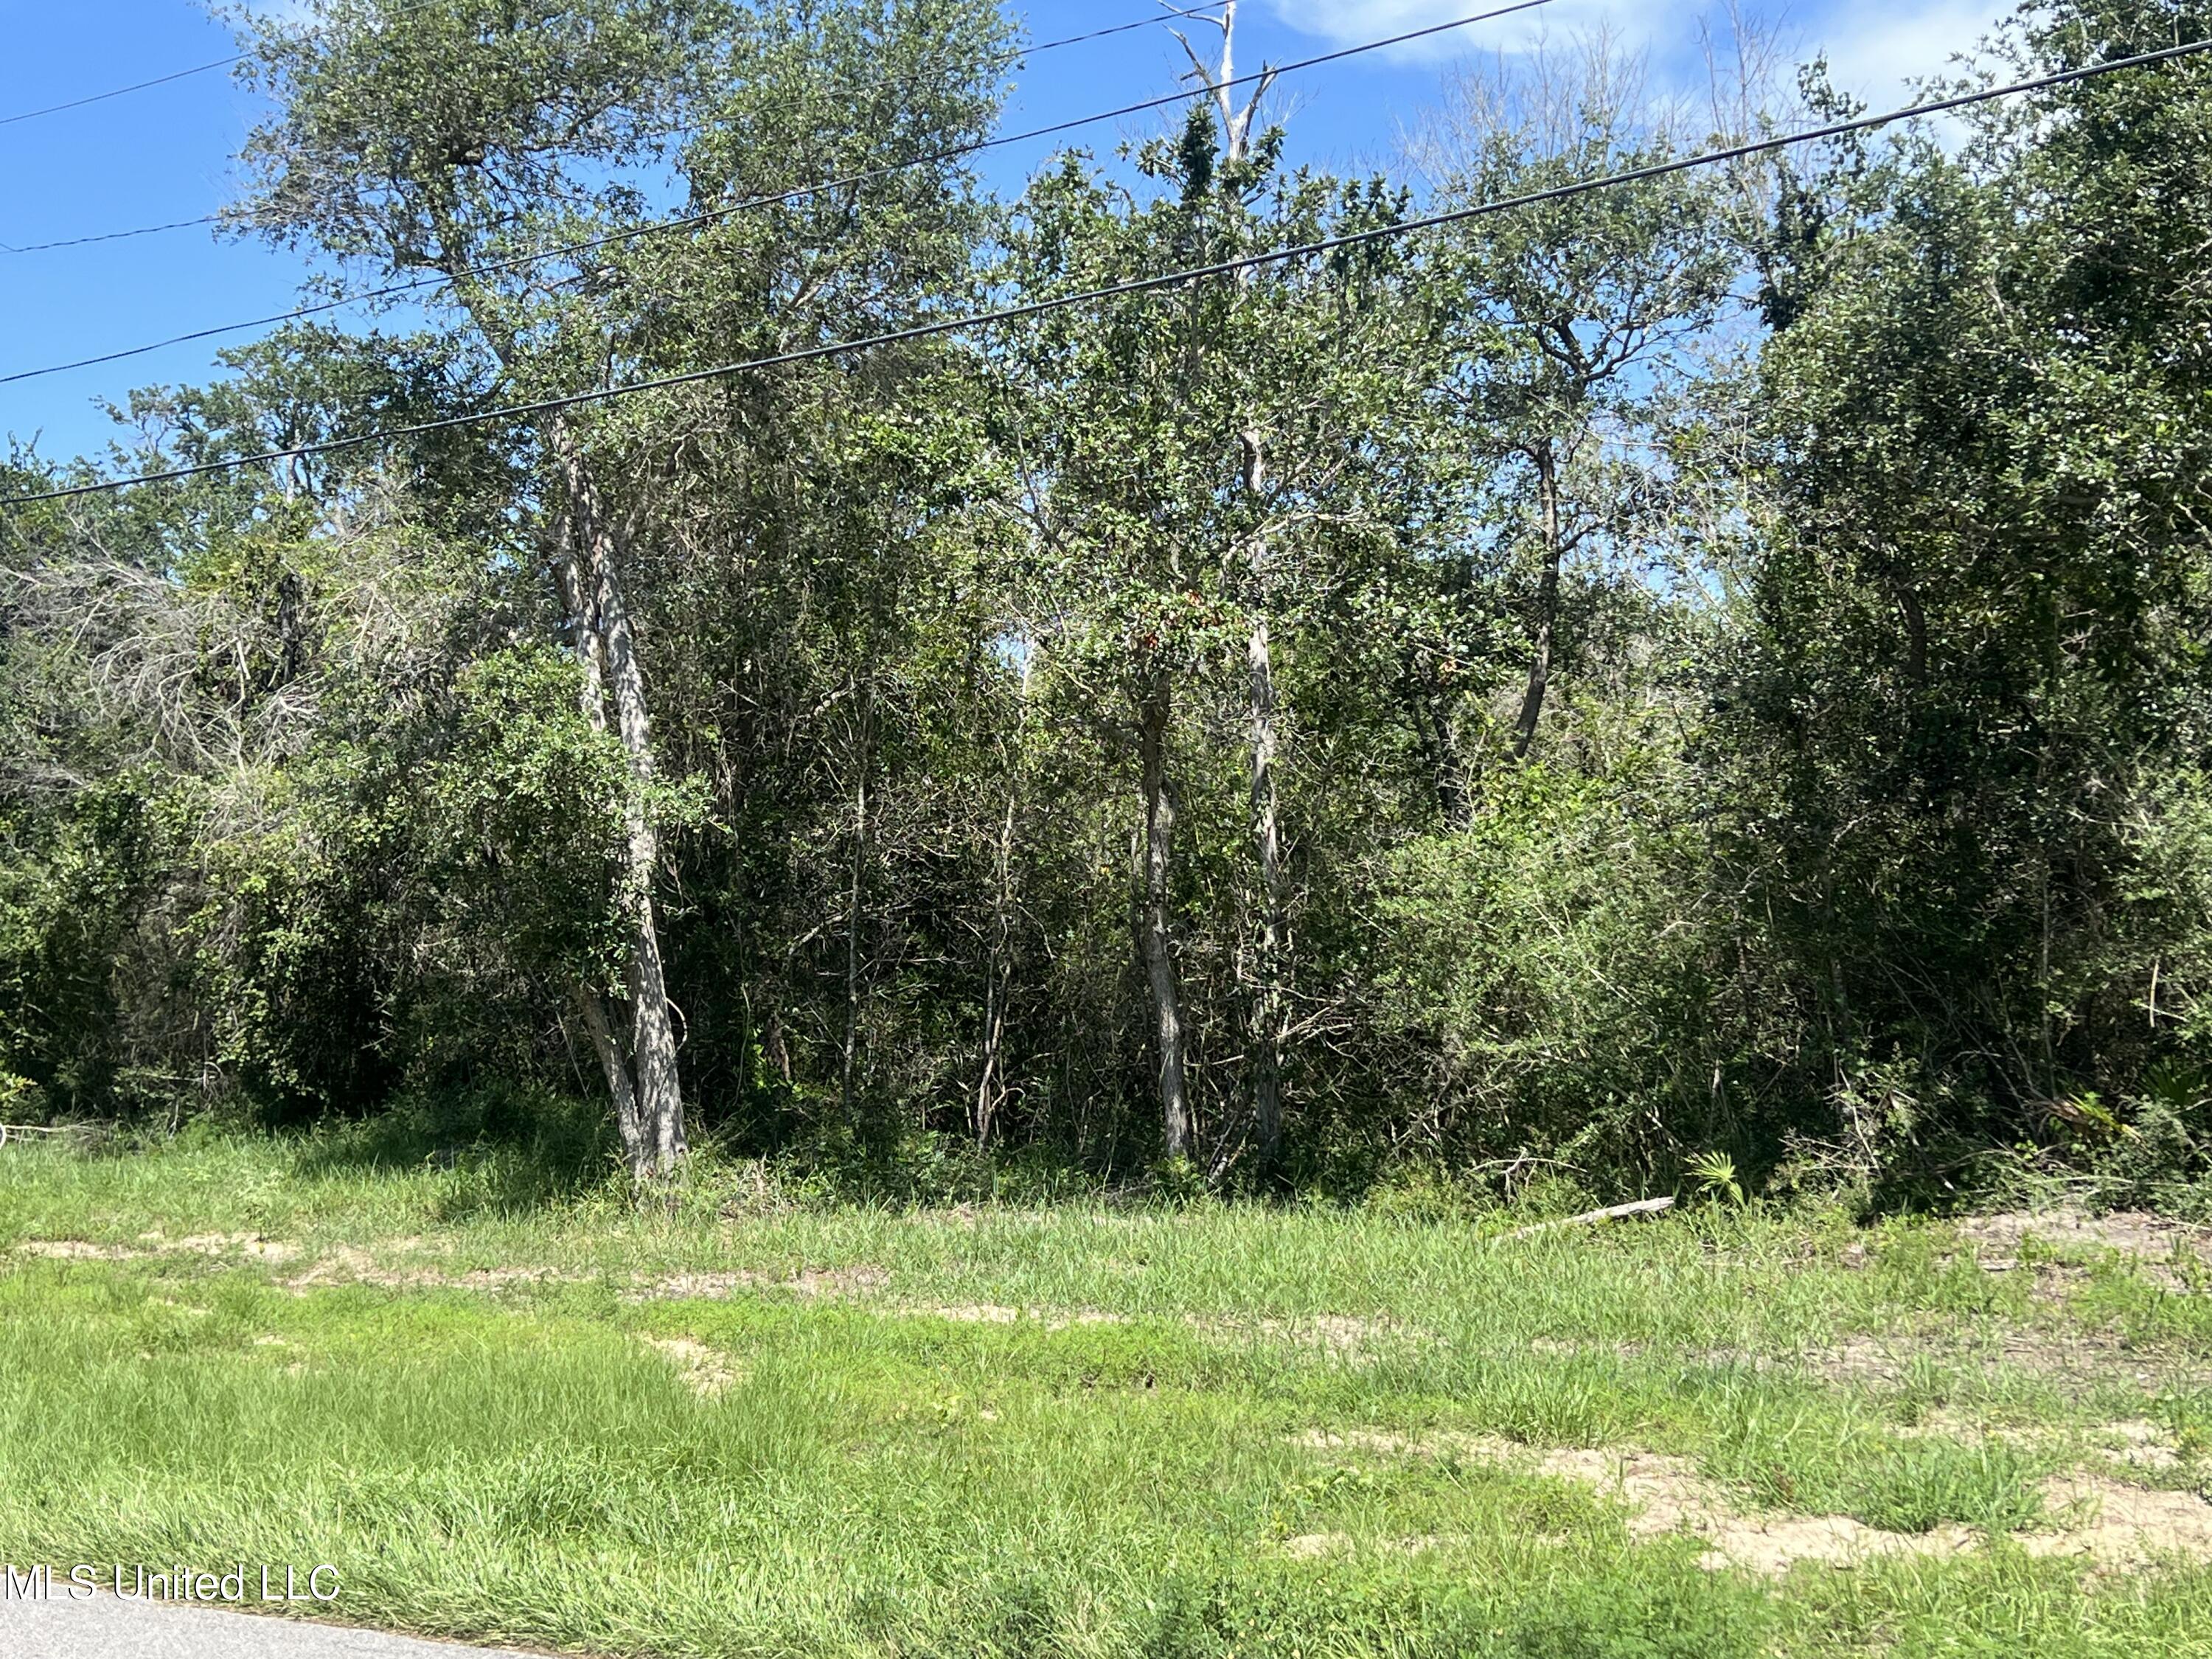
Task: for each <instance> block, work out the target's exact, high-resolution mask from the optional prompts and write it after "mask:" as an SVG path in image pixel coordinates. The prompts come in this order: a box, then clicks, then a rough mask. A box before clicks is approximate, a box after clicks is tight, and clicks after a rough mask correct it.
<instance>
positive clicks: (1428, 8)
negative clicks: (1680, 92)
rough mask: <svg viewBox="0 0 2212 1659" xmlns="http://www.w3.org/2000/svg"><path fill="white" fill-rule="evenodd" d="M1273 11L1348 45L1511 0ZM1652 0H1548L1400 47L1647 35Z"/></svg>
mask: <svg viewBox="0 0 2212 1659" xmlns="http://www.w3.org/2000/svg"><path fill="white" fill-rule="evenodd" d="M1267 3H1268V4H1269V6H1270V7H1272V8H1273V11H1274V13H1275V15H1276V16H1277V17H1279V18H1280V19H1281V20H1282V21H1284V22H1285V23H1287V24H1288V25H1290V27H1292V28H1294V29H1297V31H1298V32H1299V33H1303V34H1313V35H1318V36H1320V37H1321V38H1322V40H1328V41H1331V42H1333V43H1335V44H1339V45H1344V46H1350V45H1352V44H1355V43H1356V42H1358V41H1361V40H1379V39H1381V38H1382V37H1383V36H1385V35H1391V34H1404V33H1407V32H1408V31H1410V30H1413V29H1418V28H1425V27H1428V26H1429V25H1431V24H1434V23H1449V22H1450V21H1453V20H1454V19H1455V18H1460V17H1465V16H1468V15H1470V14H1471V13H1474V12H1475V11H1489V10H1493V9H1496V7H1498V6H1499V5H1504V4H1510V0H1491V3H1490V4H1485V3H1483V0H1267ZM1653 13H1654V8H1653V6H1652V5H1651V4H1650V0H1552V3H1551V4H1549V5H1547V6H1542V7H1540V8H1538V9H1534V10H1531V11H1523V12H1519V13H1516V14H1515V15H1513V16H1510V17H1500V18H1497V19H1495V20H1493V21H1490V22H1486V23H1477V24H1474V25H1473V26H1472V27H1468V28H1463V29H1452V30H1449V31H1447V32H1445V33H1441V34H1433V35H1431V36H1430V37H1429V38H1428V39H1427V40H1419V41H1415V42H1413V43H1412V44H1411V45H1409V46H1405V47H1402V48H1401V49H1400V52H1401V54H1402V55H1405V56H1408V57H1413V56H1418V57H1421V58H1463V57H1466V56H1468V55H1469V54H1470V53H1473V52H1496V51H1498V50H1499V49H1500V48H1504V49H1505V50H1507V51H1518V50H1523V49H1525V48H1527V47H1528V46H1531V45H1533V44H1534V42H1535V41H1537V40H1541V39H1542V38H1544V37H1545V36H1546V35H1550V36H1552V37H1553V38H1554V39H1556V38H1559V37H1560V36H1564V35H1577V34H1586V33H1590V32H1591V31H1593V30H1595V29H1599V28H1603V29H1607V30H1608V31H1610V32H1611V33H1613V35H1614V36H1615V37H1617V38H1618V39H1620V40H1621V41H1622V42H1623V43H1624V44H1626V45H1629V46H1644V45H1646V44H1648V43H1649V42H1650V37H1651V28H1652V24H1653V22H1654V21H1656V20H1655V18H1654V15H1653Z"/></svg>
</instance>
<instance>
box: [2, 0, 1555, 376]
mask: <svg viewBox="0 0 2212 1659" xmlns="http://www.w3.org/2000/svg"><path fill="white" fill-rule="evenodd" d="M1551 3H1553V0H1515V3H1513V4H1510V5H1506V6H1501V7H1498V9H1495V10H1492V11H1485V12H1478V13H1476V14H1475V15H1473V16H1471V17H1460V18H1455V19H1454V20H1453V21H1450V22H1448V23H1431V24H1430V25H1429V26H1428V27H1425V28H1418V29H1412V30H1409V31H1407V33H1403V34H1393V35H1389V36H1388V37H1386V38H1384V39H1383V40H1368V41H1363V42H1361V43H1360V44H1358V45H1357V46H1344V47H1340V49H1338V50H1337V51H1335V52H1322V53H1321V54H1320V55H1319V56H1317V57H1314V58H1300V59H1298V60H1297V61H1296V62H1293V63H1289V64H1279V65H1276V66H1274V67H1272V68H1267V69H1261V70H1255V71H1253V72H1252V73H1250V74H1249V75H1239V76H1232V77H1231V79H1229V80H1227V81H1225V82H1221V88H1231V87H1241V86H1245V85H1249V84H1250V83H1251V82H1255V81H1264V80H1271V79H1273V78H1274V77H1275V76H1280V75H1288V74H1291V73H1294V72H1296V71H1298V70H1310V69H1317V68H1319V67H1321V66H1322V65H1323V64H1334V63H1340V62H1341V61H1343V60H1344V59H1346V58H1357V57H1359V56H1361V55H1362V54H1363V53H1366V52H1381V51H1383V50H1385V49H1386V48H1388V47H1391V46H1404V45H1406V44H1407V42H1409V41H1413V40H1426V39H1427V38H1429V37H1430V36H1431V35H1437V34H1443V33H1448V32H1449V31H1451V30H1454V29H1463V28H1467V27H1470V26H1472V25H1474V24H1476V23H1486V22H1490V21H1493V20H1494V19H1497V18H1500V17H1509V16H1510V15H1513V14H1514V13H1516V12H1522V11H1533V10H1535V9H1538V8H1539V7H1542V6H1547V5H1550V4H1551ZM1204 9H1206V8H1204V7H1198V8H1194V10H1204ZM1175 15H1178V16H1188V15H1192V14H1191V13H1190V12H1179V13H1176V14H1175ZM1145 21H1146V23H1148V24H1149V23H1152V22H1157V21H1162V20H1160V19H1155V18H1147V19H1146V20H1145ZM1121 27H1123V28H1129V27H1136V25H1133V24H1123V25H1121ZM1077 38H1079V39H1090V38H1095V37H1088V36H1085V37H1077ZM1211 95H1212V89H1210V88H1200V89H1196V90H1193V91H1189V92H1173V93H1169V94H1165V95H1164V96H1162V97H1158V98H1148V99H1146V100H1144V101H1143V102H1142V103H1136V104H1124V105H1123V106H1121V107H1120V108H1119V109H1109V110H1104V111H1101V112H1099V113H1097V114H1095V115H1079V116H1076V117H1074V118H1072V119H1069V120H1066V121H1055V122H1053V123H1052V124H1051V125H1047V126H1042V127H1031V128H1030V129H1029V130H1028V131H1024V132H1011V133H1005V134H1002V135H1000V137H994V138H980V139H976V140H974V141H973V142H971V143H964V144H956V145H954V146H952V147H951V148H950V149H941V150H937V151H934V152H933V153H932V154H929V155H920V156H914V157H910V158H909V159H908V160H906V161H892V162H887V163H885V164H884V165H883V166H881V167H870V168H868V169H866V171H864V172H861V173H851V174H848V175H847V176H846V177H844V178H842V179H817V180H815V181H813V182H811V183H810V184H804V185H793V187H792V188H791V189H789V190H786V191H778V192H776V193H775V194H773V195H768V196H754V197H747V198H746V199H744V201H741V202H732V203H731V204H729V205H728V206H726V207H719V208H708V209H707V210H704V211H703V212H699V213H692V214H686V215H684V216H683V217H682V218H678V219H654V220H648V221H646V222H641V223H639V224H635V225H629V226H625V227H624V228H622V229H620V230H614V231H609V232H607V233H605V234H603V235H599V236H592V237H589V238H586V240H582V241H578V242H562V243H556V244H555V245H554V246H550V247H545V248H538V249H536V250H533V251H532V252H528V253H518V254H515V255H513V256H512V257H510V258H505V259H492V260H488V261H486V262H485V263H484V264H480V265H469V266H464V267H463V268H462V269H460V270H456V271H453V272H450V273H448V272H445V271H439V272H436V273H435V274H433V275H430V276H416V277H410V278H409V279H408V280H407V281H405V282H402V283H387V284H386V286H384V287H382V288H373V289H364V290H363V291H362V292H361V293H359V294H353V295H346V296H345V297H344V298H343V299H337V300H320V301H316V302H315V303H314V304H313V305H307V306H299V307H295V308H294V309H292V310H290V311H282V312H276V313H272V314H271V315H270V316H266V317H256V318H252V319H247V320H246V321H243V322H236V323H218V324H216V325H213V326H211V327H208V328H200V329H193V330H191V331H189V332H187V333H184V334H173V335H171V336H170V337H168V338H167V339H164V340H154V341H149V343H146V344H144V345H137V346H127V347H125V348H123V349H120V350H117V351H106V352H101V353H99V354H98V355H96V356H90V357H79V358H77V359H76V361H74V362H66V363H52V364H49V365H48V366H46V368H23V369H18V370H16V371H15V373H14V374H0V386H12V385H14V384H15V382H17V381H19V380H38V379H40V378H41V377H42V376H45V375H48V374H67V373H69V372H70V370H72V369H79V368H95V367H97V366H98V365H100V364H101V363H114V362H123V361H124V360H125V359H126V358H131V357H143V356H146V355H147V354H148V353H149V352H155V351H164V350H167V349H168V348H169V347H171V346H176V345H188V344H190V343H192V342H193V341H196V340H209V339H214V338H216V337H218V336H220V335H224V334H238V333H242V332H244V331H246V330H247V329H251V328H267V327H272V326H275V325H278V324H283V323H291V322H298V321H299V320H301V319H303V318H307V317H317V316H320V315H322V314H323V313H325V312H330V311H336V310H339V309H341V308H342V307H346V306H354V305H364V304H367V303H368V302H369V301H373V300H387V299H391V298H393V297H394V296H396V295H403V294H414V293H419V292H420V291H422V289H429V288H439V287H442V286H445V285H447V284H449V283H457V282H459V281H462V280H464V279H466V278H473V277H478V276H497V275H499V274H500V273H501V272H502V271H509V270H520V269H523V268H525V267H526V266H529V265H533V264H538V263H540V262H541V261H543V260H546V259H553V258H560V257H561V256H562V255H564V254H572V253H588V252H591V251H592V250H593V249H594V248H602V247H606V246H610V245H611V244H612V243H616V242H622V241H627V240H629V239H630V238H631V237H633V236H648V235H659V234H665V233H666V232H669V231H673V230H690V229H694V228H697V227H699V226H702V225H709V224H715V223H718V222H720V221H722V220H724V219H727V218H730V217H732V216H735V215H737V214H739V213H746V212H750V211H752V210H756V209H759V208H764V207H773V206H775V205H776V204H779V203H783V202H788V201H792V200H794V199H795V198H797V197H801V196H813V195H819V194H822V193H823V192H825V191H836V190H849V189H852V188H854V187H856V186H858V185H866V184H872V183H873V182H875V181H876V180H877V179H887V178H890V176H891V175H893V174H894V173H906V172H909V171H911V170H913V169H915V168H916V167H933V166H936V165H938V164H939V163H942V162H945V161H960V160H963V159H964V158H966V157H968V156H970V155H981V154H982V153H983V152H984V151H986V150H992V149H1003V148H1004V147H1005V146H1006V145H1008V144H1019V143H1028V142H1030V140H1032V139H1036V138H1049V137H1054V136H1055V135H1057V134H1059V133H1063V132H1072V131H1075V130H1076V129H1078V128H1079V127H1087V126H1096V125H1097V124H1098V123H1100V122H1102V121H1114V120H1119V119H1121V118H1123V117H1125V116H1130V115H1141V114H1143V113H1145V112H1146V111H1148V110H1155V109H1161V108H1164V107H1165V106H1168V105H1170V104H1180V103H1187V102H1188V101H1189V100H1192V99H1194V98H1205V97H1209V96H1211Z"/></svg>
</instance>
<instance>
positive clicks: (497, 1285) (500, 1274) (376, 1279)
mask: <svg viewBox="0 0 2212 1659" xmlns="http://www.w3.org/2000/svg"><path fill="white" fill-rule="evenodd" d="M591 1277H592V1276H591V1275H590V1274H587V1273H568V1272H566V1271H564V1270H562V1269H561V1268H558V1267H471V1268H470V1269H468V1270H467V1271H465V1272H464V1273H448V1272H447V1271H446V1270H445V1269H443V1268H441V1267H399V1266H395V1265H393V1263H392V1260H391V1258H390V1257H389V1256H387V1255H372V1254H371V1253H370V1252H368V1251H367V1250H364V1249H359V1248H357V1247H356V1246H355V1245H351V1244H340V1245H338V1246H337V1247H336V1248H334V1249H331V1250H328V1251H326V1252H325V1253H324V1254H323V1255H321V1256H319V1257H318V1258H317V1259H316V1260H315V1261H314V1263H313V1265H312V1266H310V1267H308V1268H307V1271H306V1272H305V1273H301V1274H299V1275H297V1276H296V1277H295V1278H293V1279H287V1280H286V1281H285V1284H286V1285H288V1286H289V1288H290V1289H292V1290H294V1291H301V1292H305V1291H310V1290H315V1289H319V1288H323V1287H325V1286H329V1285H376V1286H378V1287H380V1288H381V1289H384V1290H399V1291H439V1290H457V1291H501V1290H507V1289H509V1288H511V1287H512V1286H514V1285H573V1284H581V1283H587V1282H588V1281H589V1280H590V1279H591Z"/></svg>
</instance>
